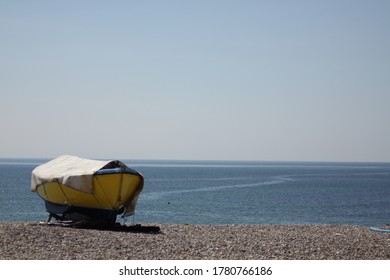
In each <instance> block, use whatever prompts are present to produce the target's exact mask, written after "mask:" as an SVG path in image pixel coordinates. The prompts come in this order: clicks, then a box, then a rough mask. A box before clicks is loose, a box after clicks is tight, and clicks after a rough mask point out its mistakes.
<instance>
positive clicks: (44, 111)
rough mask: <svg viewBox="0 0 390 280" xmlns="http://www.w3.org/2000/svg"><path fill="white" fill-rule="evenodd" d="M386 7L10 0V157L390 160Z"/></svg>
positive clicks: (5, 107) (5, 153)
mask: <svg viewBox="0 0 390 280" xmlns="http://www.w3.org/2000/svg"><path fill="white" fill-rule="evenodd" d="M389 14H390V1H387V0H384V1H375V0H366V1H359V0H350V1H348V0H347V1H342V0H337V1H332V0H330V1H309V0H307V1H287V0H286V1H261V0H259V1H248V0H240V1H238V0H237V1H222V0H221V1H211V0H207V1H203V0H196V1H157V0H156V1H131V0H129V1H49V0H47V1H39V0H37V1H17V0H12V1H11V0H9V1H5V0H0V96H1V98H0V102H1V103H0V129H1V137H0V157H55V156H58V155H61V154H74V155H79V156H82V157H90V158H118V159H185V160H190V159H205V160H209V159H210V160H224V159H232V160H305V161H306V160H309V161H386V162H390V16H389Z"/></svg>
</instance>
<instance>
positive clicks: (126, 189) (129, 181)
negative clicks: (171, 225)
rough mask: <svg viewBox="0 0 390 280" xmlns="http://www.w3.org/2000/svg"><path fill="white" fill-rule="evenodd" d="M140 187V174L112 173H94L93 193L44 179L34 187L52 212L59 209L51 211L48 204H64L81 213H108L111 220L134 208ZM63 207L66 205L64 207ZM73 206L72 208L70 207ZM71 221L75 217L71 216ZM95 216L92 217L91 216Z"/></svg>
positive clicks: (67, 209) (68, 209)
mask: <svg viewBox="0 0 390 280" xmlns="http://www.w3.org/2000/svg"><path fill="white" fill-rule="evenodd" d="M142 189H143V177H142V175H141V174H133V173H113V174H102V175H94V176H93V192H91V193H86V192H82V191H79V190H76V189H74V188H71V187H69V186H66V185H63V184H61V183H59V182H46V183H43V184H41V185H38V186H37V190H36V191H37V193H38V195H39V196H40V197H41V198H42V199H44V200H45V201H46V208H47V210H48V212H49V213H52V212H57V213H52V214H64V213H59V212H61V211H56V210H52V209H54V208H53V207H51V208H49V207H48V205H51V206H53V205H57V206H63V207H62V208H63V209H66V210H64V212H72V211H73V212H79V213H82V214H85V213H89V214H88V215H87V216H90V214H91V213H92V214H93V213H99V215H100V214H101V213H103V212H107V213H109V214H111V218H110V219H114V217H115V218H116V215H118V214H121V213H123V211H126V212H129V214H130V215H131V214H132V212H133V211H134V208H135V205H136V202H137V198H138V195H139V194H140V192H141V191H142ZM66 206H69V208H67V207H66ZM64 207H65V208H64ZM70 209H72V210H70ZM71 219H72V220H74V218H71ZM94 219H95V217H94Z"/></svg>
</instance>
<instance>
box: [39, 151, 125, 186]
mask: <svg viewBox="0 0 390 280" xmlns="http://www.w3.org/2000/svg"><path fill="white" fill-rule="evenodd" d="M110 162H112V161H100V160H90V159H83V158H79V157H76V156H69V155H63V156H60V157H57V158H55V159H53V160H51V161H49V162H47V163H44V164H42V165H40V166H38V167H36V168H35V169H34V170H33V171H32V175H31V176H32V178H31V190H32V191H34V192H35V191H36V189H37V186H38V185H41V184H43V183H48V182H59V183H61V184H63V185H66V186H68V187H71V188H73V189H76V190H79V191H82V192H86V193H92V192H93V178H92V177H93V174H94V173H95V172H96V171H98V170H100V169H102V168H103V167H104V166H106V165H107V164H109V163H110ZM115 162H117V161H115Z"/></svg>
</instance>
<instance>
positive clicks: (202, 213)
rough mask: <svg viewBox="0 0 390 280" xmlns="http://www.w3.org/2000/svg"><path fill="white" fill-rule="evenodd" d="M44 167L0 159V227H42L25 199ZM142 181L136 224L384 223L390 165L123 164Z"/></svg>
mask: <svg viewBox="0 0 390 280" xmlns="http://www.w3.org/2000/svg"><path fill="white" fill-rule="evenodd" d="M45 161H47V160H42V159H0V221H41V220H46V218H47V213H46V210H45V207H44V202H43V200H42V199H40V198H39V197H38V196H37V195H36V194H35V193H32V192H31V191H30V184H31V183H30V180H31V171H32V170H33V169H34V168H35V167H36V166H38V165H39V164H42V163H44V162H45ZM124 162H125V163H127V164H128V165H129V166H131V167H132V168H133V169H136V170H138V171H139V172H141V173H142V174H143V175H144V177H145V187H144V190H143V192H142V193H141V195H140V198H139V201H138V206H137V209H136V215H135V216H134V217H132V218H128V221H130V222H132V221H134V222H136V223H180V224H185V223H195V224H247V223H249V224H355V225H364V226H372V225H383V224H388V223H390V163H320V162H319V163H318V162H317V163H309V162H228V161H220V162H217V161H146V160H143V161H140V160H138V161H124Z"/></svg>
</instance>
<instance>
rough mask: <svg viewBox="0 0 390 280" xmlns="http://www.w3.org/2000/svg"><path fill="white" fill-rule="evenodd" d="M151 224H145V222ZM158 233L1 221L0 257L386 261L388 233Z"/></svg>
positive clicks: (236, 229) (340, 229)
mask: <svg viewBox="0 0 390 280" xmlns="http://www.w3.org/2000/svg"><path fill="white" fill-rule="evenodd" d="M147 226H150V225H147ZM153 226H158V227H159V228H160V231H159V232H130V231H113V230H107V229H106V230H102V229H91V228H74V227H61V226H53V225H47V224H41V223H39V222H0V259H2V260H130V259H137V260H172V259H174V260H189V259H193V260H205V259H210V260H213V259H220V260H224V259H230V260H251V259H267V260H389V259H390V233H382V232H375V231H372V230H370V229H369V228H368V227H362V226H354V225H193V224H190V225H187V224H160V225H153Z"/></svg>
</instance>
